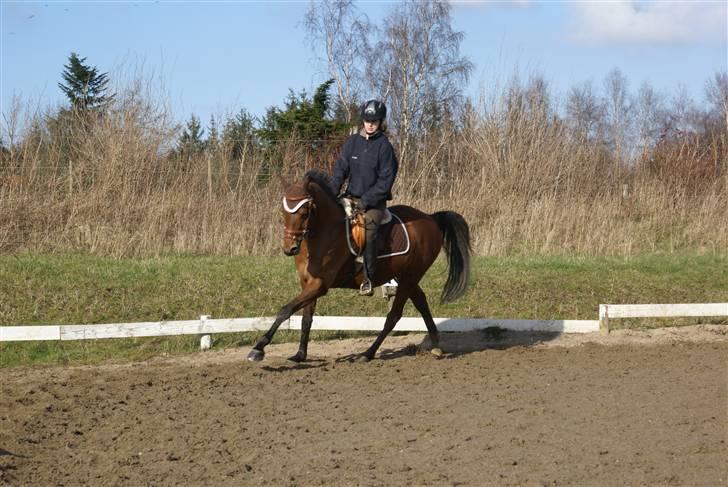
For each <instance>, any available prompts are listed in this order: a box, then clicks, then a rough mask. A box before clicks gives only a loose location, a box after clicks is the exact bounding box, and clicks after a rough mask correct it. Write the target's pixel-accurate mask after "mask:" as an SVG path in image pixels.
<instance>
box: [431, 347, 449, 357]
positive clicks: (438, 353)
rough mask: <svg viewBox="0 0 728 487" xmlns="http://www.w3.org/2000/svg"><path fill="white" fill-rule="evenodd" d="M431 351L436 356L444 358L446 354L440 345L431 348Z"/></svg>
mask: <svg viewBox="0 0 728 487" xmlns="http://www.w3.org/2000/svg"><path fill="white" fill-rule="evenodd" d="M430 353H431V354H432V355H434V356H435V357H436V358H442V357H444V356H445V354H444V353H443V351H442V349H441V348H440V347H435V348H433V349H432V350H430Z"/></svg>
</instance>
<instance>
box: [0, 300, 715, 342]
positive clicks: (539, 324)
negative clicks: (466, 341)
mask: <svg viewBox="0 0 728 487" xmlns="http://www.w3.org/2000/svg"><path fill="white" fill-rule="evenodd" d="M681 316H728V303H707V304H601V305H599V320H502V319H464V318H435V323H436V324H437V327H438V329H439V330H440V331H443V332H463V331H472V330H482V329H485V328H489V327H500V328H505V329H507V330H515V331H546V332H558V333H590V332H595V331H598V330H600V329H601V330H602V331H603V332H607V333H608V332H609V320H610V319H617V318H655V317H663V318H669V317H681ZM273 320H274V318H273V317H260V318H230V319H211V318H210V317H209V316H200V318H199V319H197V320H186V321H151V322H143V323H108V324H96V325H50V326H46V325H43V326H0V342H16V341H36V340H95V339H101V338H133V337H155V336H172V335H203V336H204V335H211V334H214V333H237V332H245V331H258V330H267V329H268V328H269V327H270V326H271V324H272V323H273ZM384 320H385V318H384V317H383V316H382V317H370V316H316V317H315V318H314V321H313V329H314V330H346V331H379V330H381V329H382V327H383V326H384ZM280 329H284V330H300V329H301V317H300V316H292V317H291V319H290V320H288V321H286V322H284V323H282V324H281V327H280ZM395 329H396V330H397V331H427V328H426V327H425V324H424V322H423V321H422V318H419V317H417V318H411V317H404V318H402V319H401V320H400V321H399V322H398V323H397V327H396V328H395Z"/></svg>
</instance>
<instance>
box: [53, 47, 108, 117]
mask: <svg viewBox="0 0 728 487" xmlns="http://www.w3.org/2000/svg"><path fill="white" fill-rule="evenodd" d="M85 61H86V58H79V57H78V54H76V53H75V52H72V53H71V55H70V56H69V57H68V64H66V65H65V66H63V67H64V68H65V70H64V71H63V74H62V76H63V79H64V80H65V82H66V83H65V84H64V83H58V87H59V88H60V89H61V90H63V92H64V93H65V94H66V96H67V97H68V101H70V102H71V105H72V106H73V107H74V108H78V109H81V110H89V109H94V108H103V107H104V106H105V105H107V104H108V103H109V102H111V100H112V99H113V98H114V95H113V94H111V95H110V94H108V93H107V91H108V84H109V75H108V73H99V72H98V69H96V68H95V67H93V66H89V65H87V64H85Z"/></svg>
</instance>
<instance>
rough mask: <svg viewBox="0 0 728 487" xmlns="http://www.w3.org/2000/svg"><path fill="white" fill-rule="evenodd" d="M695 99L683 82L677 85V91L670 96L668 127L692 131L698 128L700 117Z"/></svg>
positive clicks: (681, 130) (679, 130)
mask: <svg viewBox="0 0 728 487" xmlns="http://www.w3.org/2000/svg"><path fill="white" fill-rule="evenodd" d="M698 112H699V110H698V108H697V106H696V105H695V100H693V97H692V96H690V91H689V90H688V89H687V87H686V86H685V85H683V84H680V85H679V86H678V87H677V91H676V93H675V94H674V95H673V96H672V97H671V98H670V106H669V111H668V113H669V115H668V119H669V121H668V122H667V127H666V128H668V129H673V130H676V131H678V132H691V131H695V130H696V125H698V124H697V123H696V122H697V120H698V119H699V118H700V115H699V113H698Z"/></svg>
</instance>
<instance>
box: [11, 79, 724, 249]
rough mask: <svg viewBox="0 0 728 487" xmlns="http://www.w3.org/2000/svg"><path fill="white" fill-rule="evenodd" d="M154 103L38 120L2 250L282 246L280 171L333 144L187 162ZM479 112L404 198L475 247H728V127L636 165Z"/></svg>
mask: <svg viewBox="0 0 728 487" xmlns="http://www.w3.org/2000/svg"><path fill="white" fill-rule="evenodd" d="M146 100H147V98H145V97H144V96H141V95H140V92H139V90H138V89H132V90H130V91H129V92H128V93H125V94H124V93H122V94H120V95H119V96H118V99H117V101H116V103H115V106H114V108H113V110H112V111H111V112H110V113H109V114H108V115H106V116H105V117H103V118H100V119H95V120H87V119H86V120H84V119H83V117H78V116H75V115H71V114H67V115H66V116H65V118H64V117H61V116H57V115H56V116H54V117H50V116H49V115H46V116H44V117H42V116H36V117H35V118H34V119H31V120H28V121H27V126H29V127H30V126H35V127H36V129H35V130H32V131H29V132H28V133H27V134H26V136H25V137H24V139H23V142H22V143H19V144H16V145H15V146H13V147H12V150H11V151H10V152H6V153H4V154H3V159H2V163H1V164H0V250H2V251H3V252H12V251H19V250H33V251H52V252H55V251H63V252H65V251H82V252H90V253H94V254H104V255H113V256H134V255H154V254H161V253H168V252H184V253H204V254H221V255H241V254H256V255H262V254H275V253H277V252H278V251H279V250H278V249H279V247H278V246H279V240H280V234H281V225H280V220H279V215H278V209H277V207H278V201H279V198H280V194H281V185H282V182H281V181H280V179H279V177H278V175H279V174H284V175H285V177H286V178H287V179H288V180H294V179H297V178H300V177H301V176H302V175H303V174H304V173H305V171H306V170H308V169H310V168H312V167H324V168H327V167H330V164H331V162H332V154H334V153H335V152H336V149H337V147H338V141H337V142H336V144H332V146H329V147H323V148H320V149H317V150H316V151H312V150H311V149H310V147H308V148H307V147H306V145H305V144H303V143H300V142H297V141H295V140H291V141H288V142H287V143H283V144H280V146H279V147H278V148H277V149H276V150H275V151H264V150H262V149H260V148H255V147H252V146H251V147H249V148H248V149H247V150H245V151H244V152H243V154H242V155H241V156H240V157H239V158H238V159H235V160H233V159H231V158H230V157H229V153H230V151H229V148H226V147H220V148H219V149H217V150H216V151H213V152H212V153H204V154H202V155H200V156H197V157H194V158H192V159H190V160H187V161H185V162H184V163H181V162H180V161H178V160H175V159H174V158H171V157H168V156H166V154H167V153H168V151H169V149H170V148H171V147H172V145H173V141H174V136H175V130H174V127H173V125H172V123H171V122H170V117H169V116H168V113H169V112H168V110H167V109H166V108H165V107H164V106H157V105H154V104H152V103H149V102H148V101H146ZM16 118H17V117H16ZM48 120H55V122H48ZM469 122H470V123H469V124H468V125H467V128H461V129H459V130H455V129H452V128H449V127H445V128H443V129H442V130H441V131H440V132H438V133H430V134H429V135H428V136H427V137H426V138H425V139H424V140H423V141H420V144H419V147H417V149H413V150H412V152H410V154H409V157H408V160H409V162H407V164H406V165H404V166H403V167H402V168H401V171H400V175H399V178H398V181H397V183H396V186H395V190H394V192H395V196H396V200H395V201H394V202H393V203H405V204H410V205H413V206H416V207H419V208H422V209H424V210H426V211H436V210H440V209H452V210H455V211H458V212H460V213H462V214H463V215H464V216H465V218H466V220H467V221H468V222H469V223H470V225H471V228H472V234H473V246H474V249H475V251H476V253H478V254H482V255H505V254H513V253H516V254H590V255H597V254H618V255H622V254H636V253H644V252H653V251H683V250H687V251H696V252H715V253H724V252H725V251H726V249H728V218H726V215H728V182H727V180H726V179H727V178H728V162H727V161H726V150H725V147H726V144H725V135H723V136H722V138H721V137H718V138H716V139H715V140H713V141H712V142H710V141H709V142H707V143H705V142H704V141H703V142H701V144H703V145H701V146H700V147H697V146H696V147H693V146H690V145H689V141H685V140H681V141H679V143H676V144H673V145H669V144H666V145H664V146H660V147H659V148H658V150H656V151H655V152H654V153H652V154H646V155H645V156H644V157H643V158H642V159H641V160H640V161H639V162H638V163H637V164H636V165H635V166H634V167H632V168H630V169H627V168H624V167H620V166H619V165H617V164H615V163H614V161H613V160H612V158H610V157H609V155H608V152H607V151H606V149H604V147H603V145H602V144H600V143H599V142H598V141H589V140H584V139H578V138H576V137H574V136H573V135H572V134H571V133H570V132H569V130H568V129H567V128H566V127H565V126H564V125H563V124H561V123H560V122H559V121H558V120H556V119H554V118H553V117H551V118H550V117H549V116H547V115H545V114H543V113H540V112H538V111H534V110H532V109H531V110H529V109H527V108H516V109H514V108H513V107H511V108H507V107H499V106H490V107H488V109H484V110H482V112H481V113H480V114H478V115H475V116H474V117H473V118H472V119H471V120H470V121H469ZM686 144H687V145H686ZM698 159H699V160H698ZM685 167H687V168H688V169H685ZM705 168H708V169H707V170H705ZM685 171H688V174H689V184H685V182H686V177H685Z"/></svg>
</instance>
